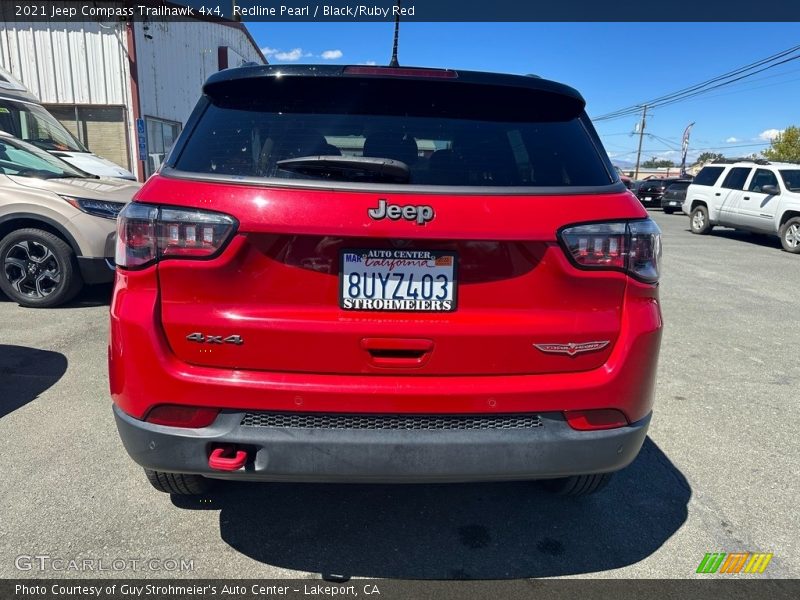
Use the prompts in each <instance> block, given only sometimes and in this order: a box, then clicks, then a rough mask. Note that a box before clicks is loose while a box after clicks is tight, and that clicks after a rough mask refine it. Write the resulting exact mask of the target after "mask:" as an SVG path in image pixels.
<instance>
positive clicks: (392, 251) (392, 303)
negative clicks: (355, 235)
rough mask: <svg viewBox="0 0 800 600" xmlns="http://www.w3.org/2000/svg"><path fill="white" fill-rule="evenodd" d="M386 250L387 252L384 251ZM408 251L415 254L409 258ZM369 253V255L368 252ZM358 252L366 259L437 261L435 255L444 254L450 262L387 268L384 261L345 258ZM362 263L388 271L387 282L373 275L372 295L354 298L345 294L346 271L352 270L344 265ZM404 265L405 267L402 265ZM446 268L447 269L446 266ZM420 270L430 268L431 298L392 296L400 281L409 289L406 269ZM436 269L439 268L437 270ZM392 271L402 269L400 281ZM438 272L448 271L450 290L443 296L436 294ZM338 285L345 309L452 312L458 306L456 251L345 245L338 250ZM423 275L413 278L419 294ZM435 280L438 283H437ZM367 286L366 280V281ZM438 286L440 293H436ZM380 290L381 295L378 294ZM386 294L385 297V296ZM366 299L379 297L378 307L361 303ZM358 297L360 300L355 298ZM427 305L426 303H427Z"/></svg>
mask: <svg viewBox="0 0 800 600" xmlns="http://www.w3.org/2000/svg"><path fill="white" fill-rule="evenodd" d="M386 253H389V255H387V254H386ZM409 253H411V255H412V256H415V257H414V258H410V257H409V256H408V254H409ZM370 254H372V255H370ZM352 255H356V256H360V257H361V260H362V261H366V260H367V259H373V260H420V261H421V260H428V261H431V260H433V261H436V259H441V258H445V257H450V258H451V261H450V262H451V264H450V265H446V264H444V265H429V266H425V267H422V266H418V265H400V267H399V268H389V267H388V266H384V265H370V266H366V265H365V263H359V262H358V261H347V257H348V256H352ZM417 255H425V256H427V257H428V258H426V259H423V258H416V256H417ZM359 264H362V265H365V266H363V267H362V268H367V269H371V271H373V272H381V273H382V274H384V275H387V274H388V277H389V280H387V281H388V283H387V284H383V283H382V280H381V279H380V278H378V279H377V280H375V278H374V277H373V279H372V281H373V290H374V291H375V296H376V297H375V298H356V297H353V295H352V294H345V286H346V285H347V284H348V281H347V278H348V275H349V273H352V272H353V269H352V268H351V269H350V270H349V271H348V270H347V268H346V267H347V265H351V266H355V265H359ZM404 267H405V269H406V270H405V271H403V268H404ZM448 268H449V270H448ZM419 270H431V273H426V274H431V275H432V276H433V282H434V283H433V284H432V286H433V287H432V290H431V293H432V298H430V299H427V298H419V297H418V298H410V297H407V296H402V297H400V298H394V297H392V296H396V295H397V292H398V288H399V287H400V286H401V285H405V291H408V290H409V286H408V282H409V280H408V279H406V277H405V276H404V274H407V273H408V271H414V272H418V271H419ZM437 270H438V271H439V272H437ZM394 273H401V275H403V277H402V281H398V280H397V278H396V277H392V275H393V274H394ZM441 274H449V276H450V277H449V281H448V282H447V285H449V287H450V290H449V294H448V293H445V298H442V299H440V298H438V296H439V295H440V294H441V293H442V291H443V290H442V288H441V284H442V282H441V281H437V277H436V276H437V275H441ZM338 276H339V285H338V296H339V308H341V309H342V310H346V311H365V312H405V313H451V312H454V311H456V310H457V308H458V253H457V252H456V251H454V250H428V249H404V248H344V249H342V250H340V252H339V273H338ZM421 280H422V278H420V280H419V281H417V282H414V283H416V284H418V285H419V286H420V292H419V293H418V295H419V294H421V291H422V290H421V286H422V283H421ZM392 281H394V282H396V285H395V287H393V288H392V289H391V292H390V290H389V289H388V288H389V287H390V286H391V285H392V283H391V282H392ZM437 284H438V287H437ZM365 287H366V282H365ZM437 289H438V291H439V294H437V293H436V290H437ZM378 292H380V295H378ZM386 296H388V297H386ZM346 300H350V301H351V302H350V303H348V302H346ZM365 300H372V301H373V302H375V301H378V300H380V301H381V307H378V308H376V307H375V306H370V307H363V303H364V301H365ZM354 301H360V302H354ZM434 301H437V302H440V303H442V304H444V303H445V302H449V307H443V306H441V305H439V306H438V307H436V305H435V304H434ZM409 302H410V303H413V304H416V305H418V306H419V307H414V306H413V305H412V304H409ZM425 302H429V303H431V304H430V306H428V305H425V304H424V303H425ZM426 306H427V307H426Z"/></svg>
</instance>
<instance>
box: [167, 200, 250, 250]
mask: <svg viewBox="0 0 800 600" xmlns="http://www.w3.org/2000/svg"><path fill="white" fill-rule="evenodd" d="M235 224H236V221H234V220H233V218H232V217H229V216H228V215H223V214H220V213H212V212H206V211H201V210H180V209H172V208H169V209H167V208H165V209H162V210H161V214H160V215H159V218H158V249H159V255H160V256H163V257H171V256H185V257H189V258H198V257H207V256H211V255H213V254H215V253H216V252H217V251H218V250H219V249H220V248H221V247H222V245H223V244H224V243H225V242H226V241H227V240H228V237H229V236H230V234H231V233H232V232H233V228H234V226H235Z"/></svg>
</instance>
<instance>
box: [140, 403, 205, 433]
mask: <svg viewBox="0 0 800 600" xmlns="http://www.w3.org/2000/svg"><path fill="white" fill-rule="evenodd" d="M218 414H219V410H217V409H216V408H202V407H198V406H178V405H174V404H162V405H161V406H156V407H155V408H153V409H152V410H151V411H150V412H149V413H147V417H146V418H145V421H147V422H148V423H153V424H154V425H167V426H168V427H191V428H197V427H208V426H209V425H211V423H213V422H214V419H216V418H217V415H218Z"/></svg>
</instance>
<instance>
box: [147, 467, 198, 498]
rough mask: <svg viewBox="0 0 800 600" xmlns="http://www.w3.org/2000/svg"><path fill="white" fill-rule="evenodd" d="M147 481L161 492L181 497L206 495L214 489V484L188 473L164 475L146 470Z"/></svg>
mask: <svg viewBox="0 0 800 600" xmlns="http://www.w3.org/2000/svg"><path fill="white" fill-rule="evenodd" d="M144 474H145V475H147V481H149V482H150V485H152V486H153V487H154V488H156V489H157V490H158V491H159V492H165V493H167V494H177V495H179V496H196V495H198V494H205V493H206V492H207V491H209V490H210V489H211V487H212V482H211V481H210V480H209V479H206V478H205V477H203V476H201V475H189V474H186V473H164V472H163V471H151V470H150V469H145V470H144Z"/></svg>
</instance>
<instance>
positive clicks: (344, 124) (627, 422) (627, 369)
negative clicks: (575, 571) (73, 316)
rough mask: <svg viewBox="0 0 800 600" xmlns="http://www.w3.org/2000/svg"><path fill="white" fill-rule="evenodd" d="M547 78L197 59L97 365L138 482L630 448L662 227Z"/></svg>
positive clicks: (284, 477) (133, 218) (654, 315)
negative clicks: (141, 475) (190, 96)
mask: <svg viewBox="0 0 800 600" xmlns="http://www.w3.org/2000/svg"><path fill="white" fill-rule="evenodd" d="M584 104H585V103H584V100H583V98H582V97H581V96H580V94H579V93H578V92H576V91H575V90H574V89H572V88H569V87H567V86H565V85H561V84H558V83H554V82H552V81H547V80H544V79H540V78H536V77H524V76H512V75H499V74H490V73H476V72H465V71H452V70H437V69H418V68H391V67H371V66H370V67H365V66H349V67H340V66H325V67H320V66H299V67H286V66H281V67H274V66H258V67H244V68H239V69H229V70H225V71H222V72H220V73H217V74H215V75H213V76H212V77H211V78H210V79H209V80H208V81H207V82H206V84H205V86H204V88H203V96H202V98H201V99H200V101H199V103H198V105H197V107H196V109H195V110H194V112H193V114H192V116H191V117H190V119H189V122H188V123H187V125H186V128H185V129H184V131H183V133H182V134H181V136H180V138H179V139H178V141H177V143H176V144H175V147H174V149H173V150H172V151H171V153H170V155H169V157H168V158H167V160H166V162H165V164H164V166H163V168H162V169H161V171H160V172H159V173H158V174H157V175H155V176H153V177H151V178H150V180H149V181H148V182H147V183H146V184H145V186H144V187H143V188H142V190H141V191H140V192H139V194H138V195H137V197H136V199H135V202H133V203H132V204H130V205H129V206H128V207H127V208H126V209H125V210H124V211H123V212H122V214H121V215H120V218H119V230H118V242H117V256H116V261H117V265H118V267H119V268H118V270H117V280H116V288H115V291H114V298H113V302H112V306H111V335H110V344H109V370H110V381H111V394H112V397H113V400H114V414H115V416H116V421H117V425H118V428H119V432H120V435H121V437H122V441H123V443H124V444H125V448H126V449H127V451H128V453H129V454H130V455H131V457H132V458H133V459H134V460H135V461H136V462H137V463H139V464H140V465H142V466H143V467H144V468H145V471H146V473H147V476H148V478H149V479H150V481H151V483H152V484H153V485H154V486H155V487H156V488H158V489H160V490H163V491H167V492H171V493H176V494H181V493H199V492H202V491H203V490H204V489H205V487H206V486H207V484H208V483H209V478H212V479H253V480H266V481H344V482H357V481H358V482H373V481H375V482H378V481H380V482H425V481H479V480H480V481H483V480H514V479H546V480H550V481H549V485H550V487H552V488H554V489H556V490H558V491H560V492H562V493H570V494H583V493H589V492H593V491H595V490H597V489H599V488H600V487H602V486H603V485H604V484H605V483H606V482H607V481H608V479H609V477H610V474H611V473H612V472H614V471H616V470H618V469H620V468H622V467H624V466H626V465H627V464H628V463H630V462H631V461H632V460H633V459H634V457H635V456H636V454H637V453H638V451H639V449H640V447H641V445H642V442H643V440H644V437H645V434H646V432H647V427H648V424H649V421H650V416H651V405H652V400H653V387H654V379H655V373H656V362H657V357H658V351H659V344H660V338H661V327H662V322H661V312H660V308H659V302H658V276H659V261H660V254H661V247H660V246H661V241H660V232H659V229H658V227H657V226H656V225H655V224H654V223H653V222H652V221H651V220H650V219H648V218H647V212H646V211H645V210H644V208H642V206H641V204H640V203H639V201H638V200H637V199H636V198H635V197H634V196H633V195H632V194H631V193H630V192H628V191H627V190H626V189H625V186H624V185H623V184H622V183H621V182H620V180H619V177H618V175H617V173H616V171H615V170H614V167H613V166H612V165H611V163H610V162H609V160H608V157H607V156H606V153H605V151H604V150H603V147H602V145H601V143H600V141H599V139H598V136H597V134H596V132H595V130H594V128H593V127H592V124H591V122H590V121H589V119H588V118H587V116H586V114H585V112H584Z"/></svg>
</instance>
